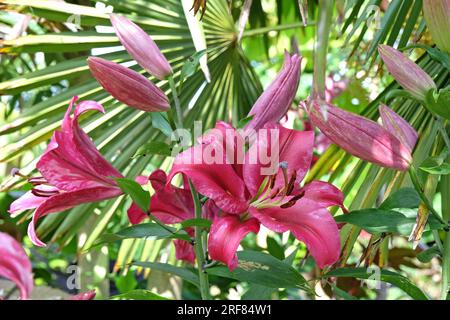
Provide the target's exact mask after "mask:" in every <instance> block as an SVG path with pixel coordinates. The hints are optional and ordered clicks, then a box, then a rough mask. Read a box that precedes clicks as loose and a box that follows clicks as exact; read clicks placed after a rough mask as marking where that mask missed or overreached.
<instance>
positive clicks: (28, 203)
mask: <svg viewBox="0 0 450 320" xmlns="http://www.w3.org/2000/svg"><path fill="white" fill-rule="evenodd" d="M39 188H41V189H43V190H47V191H50V192H52V191H54V192H57V191H58V188H55V187H52V186H47V185H40V186H39ZM47 199H48V198H46V197H38V196H35V195H34V194H33V192H32V191H27V192H25V194H24V195H22V196H21V197H20V198H18V199H17V200H15V201H14V202H13V203H11V205H10V206H9V210H8V212H9V213H10V214H11V215H12V216H15V215H18V214H20V213H21V212H23V211H25V210H30V209H36V208H37V207H39V205H41V204H42V203H43V202H44V201H45V200H47Z"/></svg>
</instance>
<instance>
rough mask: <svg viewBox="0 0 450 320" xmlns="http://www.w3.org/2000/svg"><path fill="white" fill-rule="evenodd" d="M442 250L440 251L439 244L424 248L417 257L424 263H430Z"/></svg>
mask: <svg viewBox="0 0 450 320" xmlns="http://www.w3.org/2000/svg"><path fill="white" fill-rule="evenodd" d="M440 254H441V252H440V251H439V248H438V247H437V246H432V247H431V248H428V249H427V250H424V251H422V252H420V253H419V254H418V255H417V259H418V260H419V261H420V262H422V263H428V262H430V261H431V259H433V258H434V257H436V256H439V255H440Z"/></svg>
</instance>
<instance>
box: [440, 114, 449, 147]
mask: <svg viewBox="0 0 450 320" xmlns="http://www.w3.org/2000/svg"><path fill="white" fill-rule="evenodd" d="M438 126H439V132H440V133H441V135H442V139H444V142H445V145H446V146H447V149H448V152H450V139H449V137H448V134H447V131H446V130H445V121H444V119H442V118H441V119H439V120H438Z"/></svg>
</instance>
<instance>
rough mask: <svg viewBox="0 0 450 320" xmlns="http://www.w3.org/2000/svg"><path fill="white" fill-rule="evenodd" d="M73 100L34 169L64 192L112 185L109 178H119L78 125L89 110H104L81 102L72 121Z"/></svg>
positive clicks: (89, 102)
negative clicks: (82, 115)
mask: <svg viewBox="0 0 450 320" xmlns="http://www.w3.org/2000/svg"><path fill="white" fill-rule="evenodd" d="M76 99H77V98H76V97H74V99H73V100H72V103H71V104H70V106H69V108H68V109H67V112H66V115H65V116H64V120H63V124H62V131H55V133H54V134H53V137H52V139H51V141H50V143H49V145H48V146H47V150H46V151H45V152H44V154H43V155H42V156H41V158H40V159H39V161H38V163H37V164H36V167H37V169H38V170H39V171H40V172H41V174H42V175H43V176H44V178H45V179H46V180H47V181H48V182H49V183H50V184H51V185H53V186H55V187H57V188H58V189H60V190H64V191H74V190H79V189H82V188H93V187H105V186H115V185H116V183H115V181H114V180H113V179H111V177H117V178H120V177H122V175H121V174H120V173H119V172H118V171H117V170H116V169H114V168H113V167H112V166H111V165H110V164H109V163H108V162H107V161H106V160H105V159H104V158H103V157H102V155H101V154H100V153H99V152H98V150H97V148H96V147H95V145H94V143H93V142H92V141H91V140H90V138H89V137H88V135H87V134H86V133H85V132H84V131H83V130H82V129H81V128H80V127H79V125H78V116H79V115H80V114H82V113H84V112H86V111H89V110H97V111H101V112H102V111H103V108H102V106H101V105H99V104H98V103H96V102H94V101H86V102H84V103H83V102H82V103H80V104H79V105H77V107H76V108H75V113H74V117H73V118H71V116H70V114H71V110H72V105H73V103H74V102H75V101H76Z"/></svg>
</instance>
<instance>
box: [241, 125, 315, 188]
mask: <svg viewBox="0 0 450 320" xmlns="http://www.w3.org/2000/svg"><path fill="white" fill-rule="evenodd" d="M264 129H266V130H267V131H266V133H264V131H263V130H264ZM264 129H262V130H260V132H259V134H258V137H257V139H256V141H255V142H254V143H253V145H252V146H251V147H250V149H249V150H248V152H247V154H246V158H245V162H244V174H243V176H244V181H245V184H246V186H247V188H248V190H249V191H250V193H251V195H252V196H253V195H255V194H256V192H257V191H258V189H259V187H260V185H261V183H262V182H263V180H264V178H265V177H266V175H264V171H263V170H267V172H272V174H273V172H275V173H277V176H276V180H275V185H274V188H279V189H281V188H283V187H284V186H285V183H286V182H285V178H284V175H283V172H282V170H280V169H279V165H280V164H281V163H284V165H286V166H287V178H288V179H290V178H291V177H292V176H295V183H294V185H295V187H294V190H296V189H298V185H299V183H300V182H301V181H302V180H303V178H304V177H305V174H306V173H307V172H308V169H309V167H310V165H311V161H312V155H313V152H312V151H313V147H314V132H313V131H298V130H291V129H286V128H284V127H283V126H281V125H270V126H265V127H264ZM274 130H276V131H278V139H276V138H275V137H276V136H277V135H276V134H275V135H273V133H274ZM272 151H274V152H278V161H274V160H276V157H275V155H273V154H272ZM256 155H258V157H257V163H255V161H254V160H252V159H251V157H253V159H254V158H255V157H256ZM260 155H263V156H260ZM265 155H270V162H269V163H264V162H265V161H264V159H263V158H262V157H264V156H265ZM274 166H275V168H271V167H274ZM269 168H271V169H270V170H269ZM266 174H267V173H266Z"/></svg>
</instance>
